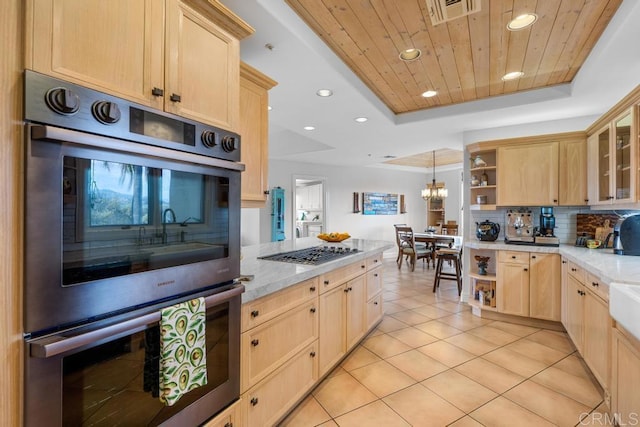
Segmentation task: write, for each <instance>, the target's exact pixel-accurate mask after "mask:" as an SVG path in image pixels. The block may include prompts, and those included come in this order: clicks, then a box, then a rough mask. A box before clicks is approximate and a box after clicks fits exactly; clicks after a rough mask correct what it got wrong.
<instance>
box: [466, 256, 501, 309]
mask: <svg viewBox="0 0 640 427" xmlns="http://www.w3.org/2000/svg"><path fill="white" fill-rule="evenodd" d="M476 255H480V256H488V257H490V259H489V262H488V266H487V269H486V270H487V274H486V275H481V274H478V266H477V261H476V259H475V256H476ZM497 256H498V254H497V252H496V250H494V249H469V257H470V258H469V286H470V289H469V301H468V303H469V305H470V306H472V308H473V309H474V310H477V309H481V310H488V311H497V308H496V296H497V295H496V268H497V264H496V262H497Z"/></svg>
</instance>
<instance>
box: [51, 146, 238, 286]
mask: <svg viewBox="0 0 640 427" xmlns="http://www.w3.org/2000/svg"><path fill="white" fill-rule="evenodd" d="M63 171H64V172H63V173H64V176H63V180H62V181H63V187H64V191H63V195H62V197H63V285H65V286H69V285H75V284H79V283H83V282H89V281H93V280H99V279H105V278H110V277H117V276H122V275H126V274H131V273H137V272H142V271H148V270H155V269H159V268H167V267H173V266H176V265H183V264H189V263H194V262H202V261H208V260H214V259H221V258H226V257H228V253H229V205H228V198H229V178H228V177H227V176H224V174H216V173H215V169H214V168H205V167H195V168H194V167H193V166H191V167H187V166H184V167H181V165H180V164H173V163H168V162H155V163H154V161H153V160H149V161H145V160H143V159H142V160H140V161H137V163H125V162H119V161H114V160H112V159H97V158H92V159H87V158H78V157H69V156H67V157H64V168H63Z"/></svg>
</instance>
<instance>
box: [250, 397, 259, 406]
mask: <svg viewBox="0 0 640 427" xmlns="http://www.w3.org/2000/svg"><path fill="white" fill-rule="evenodd" d="M257 404H258V398H257V397H252V398H251V406H256V405H257Z"/></svg>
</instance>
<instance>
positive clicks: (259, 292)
mask: <svg viewBox="0 0 640 427" xmlns="http://www.w3.org/2000/svg"><path fill="white" fill-rule="evenodd" d="M314 246H342V247H345V248H350V249H357V250H358V251H357V252H355V253H354V254H352V255H348V256H345V257H342V258H338V259H336V260H333V261H329V262H326V263H323V264H320V265H304V264H294V263H288V262H279V261H269V260H263V259H258V257H262V256H266V255H273V254H277V253H281V252H289V251H294V250H297V249H306V248H310V247H314ZM394 246H395V242H388V241H383V240H365V239H354V238H351V239H347V240H345V241H343V242H341V243H326V242H323V241H322V240H319V239H318V238H316V237H304V238H300V239H293V240H283V241H281V242H272V243H264V244H261V245H253V246H244V247H242V261H241V262H240V273H241V274H242V275H243V276H248V277H252V280H248V281H243V282H242V283H243V284H244V286H245V292H244V293H243V294H242V302H243V303H246V302H249V301H253V300H254V299H257V298H260V297H263V296H265V295H269V294H271V293H273V292H277V291H280V290H282V289H284V288H286V287H288V286H291V285H294V284H296V283H299V282H302V281H304V280H307V279H310V278H312V277H315V276H318V275H320V274H323V273H326V272H329V271H331V270H335V269H336V268H340V267H344V266H345V265H349V264H351V263H354V262H357V261H360V260H363V259H365V258H368V257H370V256H372V255H375V254H377V253H381V252H383V251H385V250H387V249H390V248H392V247H394Z"/></svg>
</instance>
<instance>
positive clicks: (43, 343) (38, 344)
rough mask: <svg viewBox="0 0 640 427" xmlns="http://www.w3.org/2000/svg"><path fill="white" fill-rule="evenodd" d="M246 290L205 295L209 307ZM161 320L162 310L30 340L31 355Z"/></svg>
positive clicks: (55, 352) (44, 355) (40, 355)
mask: <svg viewBox="0 0 640 427" xmlns="http://www.w3.org/2000/svg"><path fill="white" fill-rule="evenodd" d="M243 292H244V286H243V285H236V286H234V287H233V288H231V289H229V290H227V291H223V292H219V293H217V294H213V295H209V296H207V297H205V299H204V302H205V305H206V307H207V308H209V307H214V306H216V305H219V304H222V303H224V302H226V301H227V300H230V299H232V298H234V297H236V296H238V295H241V294H242V293H243ZM159 321H160V310H157V311H154V312H152V313H149V314H146V315H143V316H140V317H136V318H134V319H130V320H126V321H124V322H120V323H116V324H114V325H110V326H106V327H104V328H100V329H96V330H94V331H90V332H86V333H84V334H79V335H74V336H71V337H63V336H61V335H53V336H49V337H45V338H40V339H36V340H33V341H31V342H29V354H30V355H31V357H37V358H48V357H52V356H57V355H59V354H62V353H66V352H69V351H72V350H76V349H78V348H81V347H83V346H86V345H88V344H92V343H95V342H97V341H102V340H105V339H108V338H117V337H118V336H125V335H131V334H134V333H137V332H140V331H143V330H145V329H146V328H147V325H149V324H150V323H156V322H159Z"/></svg>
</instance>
